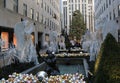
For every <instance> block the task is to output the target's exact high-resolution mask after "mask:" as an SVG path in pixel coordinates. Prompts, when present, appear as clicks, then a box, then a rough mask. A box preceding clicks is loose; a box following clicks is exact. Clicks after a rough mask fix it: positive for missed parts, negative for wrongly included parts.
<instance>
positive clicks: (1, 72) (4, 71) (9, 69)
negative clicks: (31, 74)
mask: <svg viewBox="0 0 120 83" xmlns="http://www.w3.org/2000/svg"><path fill="white" fill-rule="evenodd" d="M33 66H34V63H33V62H31V63H17V64H11V65H8V66H5V67H3V68H1V69H0V79H1V78H6V79H7V78H8V75H11V74H12V73H14V72H17V73H21V72H23V71H24V70H26V69H29V68H31V67H33Z"/></svg>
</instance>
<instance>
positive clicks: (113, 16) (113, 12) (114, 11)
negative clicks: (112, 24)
mask: <svg viewBox="0 0 120 83" xmlns="http://www.w3.org/2000/svg"><path fill="white" fill-rule="evenodd" d="M113 19H115V9H114V10H113Z"/></svg>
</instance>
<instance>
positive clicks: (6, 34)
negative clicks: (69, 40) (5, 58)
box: [0, 0, 60, 48]
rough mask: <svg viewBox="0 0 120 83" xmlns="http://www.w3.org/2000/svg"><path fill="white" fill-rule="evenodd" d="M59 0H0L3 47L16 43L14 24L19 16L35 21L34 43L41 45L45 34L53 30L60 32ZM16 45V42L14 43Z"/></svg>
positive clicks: (0, 32) (19, 19) (0, 27)
mask: <svg viewBox="0 0 120 83" xmlns="http://www.w3.org/2000/svg"><path fill="white" fill-rule="evenodd" d="M59 7H60V2H59V0H0V35H1V37H2V39H3V40H5V46H4V47H5V48H8V44H9V43H10V42H13V43H14V44H16V43H17V42H16V38H15V35H14V26H15V24H16V23H18V22H20V21H21V18H25V19H27V20H29V22H33V23H35V32H34V33H33V38H34V44H35V45H36V44H38V45H39V46H42V44H43V43H44V41H45V37H46V36H45V35H46V34H47V35H49V34H50V32H52V31H54V32H56V33H58V34H59V33H60V13H59V12H60V9H59ZM16 45H17V44H16Z"/></svg>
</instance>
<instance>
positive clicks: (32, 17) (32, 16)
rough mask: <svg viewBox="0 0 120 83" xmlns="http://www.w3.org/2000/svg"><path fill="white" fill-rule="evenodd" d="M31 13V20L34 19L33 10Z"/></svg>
mask: <svg viewBox="0 0 120 83" xmlns="http://www.w3.org/2000/svg"><path fill="white" fill-rule="evenodd" d="M30 13H31V19H34V10H33V9H32V8H31V10H30Z"/></svg>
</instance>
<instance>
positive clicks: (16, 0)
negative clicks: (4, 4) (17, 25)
mask: <svg viewBox="0 0 120 83" xmlns="http://www.w3.org/2000/svg"><path fill="white" fill-rule="evenodd" d="M13 1H14V3H13V10H14V11H15V12H18V0H13Z"/></svg>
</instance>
